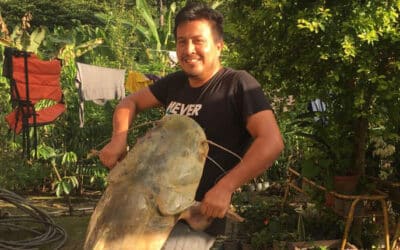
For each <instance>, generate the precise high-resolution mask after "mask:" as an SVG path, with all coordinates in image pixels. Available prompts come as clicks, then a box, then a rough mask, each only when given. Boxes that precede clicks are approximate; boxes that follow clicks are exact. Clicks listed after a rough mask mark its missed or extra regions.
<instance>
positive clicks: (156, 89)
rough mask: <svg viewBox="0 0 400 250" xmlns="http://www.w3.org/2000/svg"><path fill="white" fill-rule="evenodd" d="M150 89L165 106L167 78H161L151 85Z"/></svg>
mask: <svg viewBox="0 0 400 250" xmlns="http://www.w3.org/2000/svg"><path fill="white" fill-rule="evenodd" d="M149 89H150V91H151V93H153V95H154V96H155V97H156V98H157V100H158V101H159V102H161V103H162V104H163V105H164V106H165V105H166V100H167V93H168V80H166V78H161V79H160V80H158V81H156V82H155V83H153V84H151V85H149Z"/></svg>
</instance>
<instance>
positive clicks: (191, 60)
mask: <svg viewBox="0 0 400 250" xmlns="http://www.w3.org/2000/svg"><path fill="white" fill-rule="evenodd" d="M198 60H199V59H186V60H185V61H186V62H189V63H190V62H197V61H198Z"/></svg>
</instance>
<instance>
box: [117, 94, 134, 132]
mask: <svg viewBox="0 0 400 250" xmlns="http://www.w3.org/2000/svg"><path fill="white" fill-rule="evenodd" d="M135 116H136V105H135V103H134V102H133V101H131V100H130V97H129V96H128V97H126V98H125V99H123V100H122V101H121V102H120V103H119V104H118V105H117V107H116V109H115V111H114V115H113V134H112V137H118V138H120V139H125V140H126V139H127V136H128V130H129V126H130V125H131V123H132V120H133V119H134V117H135Z"/></svg>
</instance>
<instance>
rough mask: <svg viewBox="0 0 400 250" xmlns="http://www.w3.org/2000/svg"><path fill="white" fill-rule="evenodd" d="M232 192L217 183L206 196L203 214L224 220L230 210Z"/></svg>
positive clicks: (202, 205)
mask: <svg viewBox="0 0 400 250" xmlns="http://www.w3.org/2000/svg"><path fill="white" fill-rule="evenodd" d="M231 198H232V191H230V189H229V188H228V187H225V186H224V185H222V184H221V183H217V184H216V185H215V186H214V187H213V188H211V189H210V190H209V191H208V192H207V193H206V195H205V196H204V198H203V200H202V202H201V208H200V209H201V213H202V214H204V215H206V216H208V217H212V218H216V217H218V218H223V217H225V214H226V212H227V211H228V209H229V208H230V204H231Z"/></svg>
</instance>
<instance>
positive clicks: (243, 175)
mask: <svg viewBox="0 0 400 250" xmlns="http://www.w3.org/2000/svg"><path fill="white" fill-rule="evenodd" d="M283 147H284V146H283V142H282V140H280V138H277V139H276V140H273V141H271V140H266V139H265V138H256V139H255V140H254V142H253V143H252V145H251V146H250V148H249V149H248V151H247V152H246V154H245V155H244V157H243V159H242V161H241V162H239V163H238V164H237V165H236V166H235V167H234V168H233V169H232V170H231V171H229V173H228V174H227V175H225V177H224V178H222V179H221V180H220V181H219V183H218V184H219V185H224V186H226V187H227V188H228V189H229V190H230V191H231V192H234V191H235V190H236V189H237V188H239V187H240V186H242V185H243V184H245V183H247V182H248V181H250V180H251V179H253V178H255V177H257V176H259V175H261V174H262V173H263V172H264V171H265V170H267V169H268V168H269V167H271V166H272V164H273V163H274V161H275V160H276V159H277V158H278V157H279V154H280V153H281V151H282V149H283Z"/></svg>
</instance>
